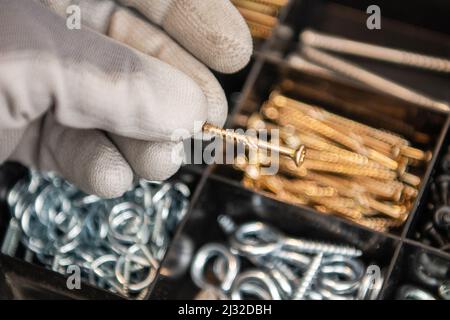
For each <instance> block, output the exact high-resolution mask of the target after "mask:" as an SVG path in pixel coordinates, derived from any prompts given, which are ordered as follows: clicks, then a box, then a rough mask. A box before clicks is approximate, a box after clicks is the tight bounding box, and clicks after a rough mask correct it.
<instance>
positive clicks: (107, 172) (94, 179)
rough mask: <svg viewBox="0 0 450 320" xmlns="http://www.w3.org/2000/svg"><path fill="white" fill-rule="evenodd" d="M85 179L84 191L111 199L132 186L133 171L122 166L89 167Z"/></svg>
mask: <svg viewBox="0 0 450 320" xmlns="http://www.w3.org/2000/svg"><path fill="white" fill-rule="evenodd" d="M86 177H87V178H88V179H87V181H86V184H85V186H84V188H83V189H84V191H86V192H87V193H89V194H95V195H97V196H99V197H101V198H105V199H112V198H117V197H120V196H122V195H123V194H124V193H125V192H127V191H128V190H129V189H130V188H131V186H132V184H133V178H134V176H133V171H132V170H131V168H130V167H129V166H128V165H126V164H124V165H123V166H120V167H119V168H118V167H117V166H108V165H106V166H91V167H90V169H89V170H88V172H87V174H86Z"/></svg>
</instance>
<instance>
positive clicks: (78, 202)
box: [2, 171, 190, 299]
mask: <svg viewBox="0 0 450 320" xmlns="http://www.w3.org/2000/svg"><path fill="white" fill-rule="evenodd" d="M189 196H190V191H189V188H188V187H187V186H186V185H184V184H183V183H180V182H175V183H159V182H150V181H145V180H140V181H138V183H137V184H136V185H135V186H134V187H133V189H131V190H130V191H128V192H127V193H125V194H124V195H123V196H122V197H120V198H117V199H109V200H104V199H100V198H99V197H97V196H93V195H87V194H84V193H83V192H81V191H80V190H78V189H77V188H75V187H74V186H73V185H71V184H69V183H68V182H67V181H65V180H63V179H62V178H60V177H58V176H57V175H55V174H53V173H40V172H37V171H31V172H30V178H28V179H22V180H20V181H19V182H17V183H16V184H15V185H14V186H13V188H12V189H11V190H10V191H9V193H8V196H7V203H8V205H9V209H10V212H11V214H12V218H11V220H10V223H9V227H8V232H7V234H6V237H5V239H4V241H3V244H2V253H4V254H8V255H11V256H15V255H16V252H17V250H16V249H17V246H18V243H19V242H21V243H22V244H23V245H24V246H25V257H24V260H25V261H27V262H30V263H33V262H36V263H40V264H43V265H44V266H46V267H47V268H49V269H52V270H54V271H56V272H59V273H63V274H65V273H66V270H67V267H69V266H70V265H78V266H79V267H80V268H81V270H82V274H81V275H82V278H83V279H84V280H85V281H87V282H89V283H90V284H92V285H94V286H97V287H100V288H103V289H107V290H110V291H112V292H115V293H118V294H120V295H123V296H126V297H128V298H134V299H144V298H145V297H146V296H147V295H148V292H149V286H150V285H151V284H152V283H153V281H154V280H155V278H156V276H157V272H158V271H159V266H160V261H161V260H162V259H163V258H164V256H165V254H166V251H167V248H168V245H169V241H170V240H171V237H172V235H173V234H174V233H175V229H176V227H177V225H178V224H179V222H180V221H181V220H182V219H183V218H184V216H185V215H186V213H187V210H188V208H189V201H188V197H189Z"/></svg>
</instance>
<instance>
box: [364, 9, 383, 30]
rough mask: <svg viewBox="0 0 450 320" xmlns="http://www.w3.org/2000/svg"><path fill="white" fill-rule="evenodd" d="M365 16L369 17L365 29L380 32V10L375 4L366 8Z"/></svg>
mask: <svg viewBox="0 0 450 320" xmlns="http://www.w3.org/2000/svg"><path fill="white" fill-rule="evenodd" d="M366 12H367V14H368V15H369V17H368V18H367V21H366V26H367V29H369V30H380V29H381V8H380V7H379V6H377V5H375V4H373V5H371V6H369V7H367V11H366Z"/></svg>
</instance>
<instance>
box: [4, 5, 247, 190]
mask: <svg viewBox="0 0 450 320" xmlns="http://www.w3.org/2000/svg"><path fill="white" fill-rule="evenodd" d="M70 5H78V6H79V8H80V9H81V17H82V22H83V25H82V28H81V30H70V29H69V28H68V27H67V26H66V22H67V21H66V9H67V7H68V6H70ZM189 52H190V53H189ZM251 52H252V40H251V36H250V33H249V31H248V29H247V26H246V24H245V22H244V20H243V18H242V17H241V16H240V15H239V13H238V11H237V10H236V9H235V8H234V7H233V5H232V4H231V3H230V2H229V1H228V0H116V1H113V0H78V1H76V0H40V1H39V0H34V1H33V0H0V163H1V162H3V161H5V160H8V159H10V160H16V161H20V162H22V163H24V164H25V165H28V166H31V167H33V168H37V169H40V170H52V171H57V172H59V173H60V174H62V175H63V176H64V177H65V178H66V179H68V180H69V181H71V182H73V183H74V184H76V185H77V186H78V187H80V188H81V189H82V190H84V191H86V192H88V193H92V194H97V195H100V196H102V197H116V196H120V195H121V194H122V193H124V192H125V191H126V190H127V189H129V188H130V187H131V184H132V181H133V177H134V174H136V175H137V176H140V177H143V178H145V179H149V180H164V179H166V178H168V177H169V176H171V175H172V174H174V173H175V172H176V171H177V170H178V169H179V166H180V162H181V159H180V161H179V162H174V161H173V160H174V159H173V155H172V153H173V150H179V149H181V148H182V143H181V141H172V138H173V137H172V133H173V131H174V130H177V129H185V130H188V132H189V133H190V134H194V133H195V132H194V131H195V130H194V123H195V122H196V121H197V122H200V121H206V120H207V121H209V122H211V123H213V124H216V125H218V126H222V125H223V124H224V121H225V118H226V114H227V102H226V98H225V96H224V93H223V90H222V88H221V87H220V85H219V83H218V82H217V80H216V79H215V78H214V76H213V75H212V73H211V72H210V71H209V70H208V68H207V67H206V66H205V65H204V64H206V65H207V66H209V67H211V68H213V69H215V70H217V71H220V72H224V73H231V72H235V71H238V70H239V69H241V68H243V67H244V66H245V65H246V64H247V63H248V61H249V59H250V56H251ZM200 61H201V62H203V63H204V64H202V63H201V62H200ZM196 129H197V130H199V129H200V128H199V127H198V126H197V128H196Z"/></svg>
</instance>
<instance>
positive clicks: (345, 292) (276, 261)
mask: <svg viewBox="0 0 450 320" xmlns="http://www.w3.org/2000/svg"><path fill="white" fill-rule="evenodd" d="M217 222H218V224H219V226H220V227H221V228H222V229H223V230H224V232H225V234H227V235H228V237H229V244H230V247H229V248H227V247H225V246H224V245H222V244H216V243H210V244H206V245H204V246H203V247H202V248H200V249H199V251H198V252H197V254H196V256H195V258H194V261H193V263H192V265H191V278H192V280H193V282H194V283H195V284H196V286H198V287H199V288H200V289H201V292H200V294H199V297H202V296H204V295H206V294H207V293H208V298H213V297H217V298H219V299H222V298H223V297H224V296H225V297H227V298H231V299H244V298H246V297H250V298H257V299H262V300H266V299H308V300H329V299H340V300H353V299H376V298H377V297H378V293H379V287H377V288H375V289H374V288H372V284H373V283H372V281H371V280H372V279H371V278H369V277H366V276H365V267H364V265H363V263H362V262H361V261H360V260H358V259H357V257H358V256H360V255H361V254H362V252H361V251H360V250H358V249H356V248H353V247H350V246H337V245H334V244H327V243H322V242H315V241H305V240H300V239H294V238H289V237H287V236H285V235H283V234H282V233H281V232H279V231H278V230H276V229H275V228H273V227H271V226H269V225H267V224H264V223H262V222H249V223H245V224H243V225H240V226H236V225H235V223H234V221H233V220H232V219H231V218H230V217H228V216H225V215H221V216H219V217H218V219H217ZM241 260H242V261H245V262H246V263H242V265H243V266H246V265H247V264H248V263H247V262H249V263H250V264H251V265H253V267H256V268H257V269H251V270H245V271H243V272H242V273H239V269H240V265H241V262H240V261H241ZM371 267H373V266H371ZM206 279H209V280H210V281H207V280H206ZM213 279H214V281H213ZM230 288H231V289H230ZM212 293H214V294H212ZM219 293H220V294H219Z"/></svg>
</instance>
